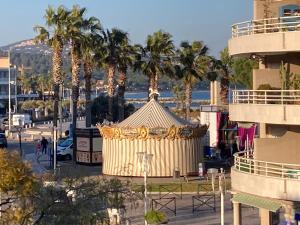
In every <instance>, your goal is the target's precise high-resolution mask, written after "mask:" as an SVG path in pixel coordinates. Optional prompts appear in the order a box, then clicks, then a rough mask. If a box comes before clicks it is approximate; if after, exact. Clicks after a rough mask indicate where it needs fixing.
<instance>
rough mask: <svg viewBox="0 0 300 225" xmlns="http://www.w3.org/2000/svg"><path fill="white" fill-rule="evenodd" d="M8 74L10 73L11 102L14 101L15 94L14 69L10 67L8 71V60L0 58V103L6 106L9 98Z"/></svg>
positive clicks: (15, 72)
mask: <svg viewBox="0 0 300 225" xmlns="http://www.w3.org/2000/svg"><path fill="white" fill-rule="evenodd" d="M9 73H10V81H11V82H10V83H11V84H10V89H11V90H10V94H11V96H10V97H11V100H12V102H14V101H15V98H16V96H15V92H16V76H17V69H16V67H13V66H11V67H10V71H9V58H8V57H0V103H2V104H4V105H7V104H8V98H9Z"/></svg>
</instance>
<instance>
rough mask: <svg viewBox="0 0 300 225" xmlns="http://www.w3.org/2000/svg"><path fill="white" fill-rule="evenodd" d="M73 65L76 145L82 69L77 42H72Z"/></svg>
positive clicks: (73, 117) (74, 137)
mask: <svg viewBox="0 0 300 225" xmlns="http://www.w3.org/2000/svg"><path fill="white" fill-rule="evenodd" d="M71 65H72V102H73V114H72V134H73V143H74V144H75V146H76V135H75V131H76V127H77V102H78V97H79V71H80V57H79V46H78V45H76V43H72V47H71ZM75 150H76V147H74V148H73V161H76V151H75Z"/></svg>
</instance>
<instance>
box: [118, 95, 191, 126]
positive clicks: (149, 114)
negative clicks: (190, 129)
mask: <svg viewBox="0 0 300 225" xmlns="http://www.w3.org/2000/svg"><path fill="white" fill-rule="evenodd" d="M173 125H175V126H178V127H181V126H187V125H188V126H192V124H191V123H189V122H188V121H186V120H184V119H181V118H180V117H178V116H176V115H175V114H173V113H172V112H170V111H169V110H168V109H166V108H164V107H163V106H162V105H160V104H159V103H158V102H157V101H156V100H154V99H151V100H150V101H149V102H148V103H147V104H146V105H144V106H143V107H142V108H140V109H139V110H138V111H136V112H135V113H134V114H132V115H131V116H129V117H128V118H127V119H126V120H124V121H122V122H121V123H119V124H117V125H116V126H117V127H131V128H138V127H141V126H145V127H148V128H155V127H163V128H169V127H171V126H173Z"/></svg>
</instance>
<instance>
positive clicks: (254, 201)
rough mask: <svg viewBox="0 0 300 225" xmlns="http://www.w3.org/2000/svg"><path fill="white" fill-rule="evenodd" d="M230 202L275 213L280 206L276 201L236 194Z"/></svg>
mask: <svg viewBox="0 0 300 225" xmlns="http://www.w3.org/2000/svg"><path fill="white" fill-rule="evenodd" d="M231 200H232V201H234V202H239V203H242V204H245V205H249V206H253V207H256V208H263V209H268V210H269V211H271V212H276V211H277V210H278V209H279V208H280V207H281V204H280V203H279V202H277V201H273V200H271V199H268V198H263V197H258V196H255V195H250V194H246V193H237V194H235V195H234V196H233V198H232V199H231Z"/></svg>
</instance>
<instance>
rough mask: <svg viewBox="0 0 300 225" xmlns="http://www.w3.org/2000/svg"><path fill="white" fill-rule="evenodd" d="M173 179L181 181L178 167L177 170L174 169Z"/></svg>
mask: <svg viewBox="0 0 300 225" xmlns="http://www.w3.org/2000/svg"><path fill="white" fill-rule="evenodd" d="M173 178H174V179H180V170H179V168H178V167H176V168H175V169H174V172H173Z"/></svg>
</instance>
